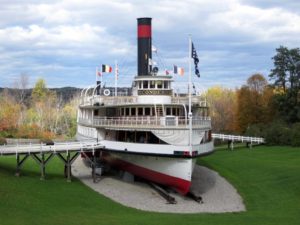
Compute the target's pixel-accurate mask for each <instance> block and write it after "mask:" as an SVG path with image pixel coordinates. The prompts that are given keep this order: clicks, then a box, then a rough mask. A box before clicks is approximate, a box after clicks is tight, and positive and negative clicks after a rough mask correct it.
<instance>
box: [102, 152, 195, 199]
mask: <svg viewBox="0 0 300 225" xmlns="http://www.w3.org/2000/svg"><path fill="white" fill-rule="evenodd" d="M102 157H103V159H104V160H105V161H106V162H108V163H109V164H110V165H112V166H113V167H117V168H118V169H121V170H124V171H128V172H129V173H132V174H133V175H135V176H139V177H142V178H145V179H146V180H150V181H152V182H155V183H158V184H162V185H165V186H169V187H172V188H174V189H175V190H176V191H177V192H179V193H180V194H182V195H186V194H187V193H188V192H189V190H190V186H191V181H188V180H184V179H180V178H178V177H173V176H169V175H167V174H163V173H160V172H157V171H153V170H150V169H147V168H144V167H141V166H137V165H135V164H132V163H129V162H127V161H124V160H121V159H118V158H114V157H112V156H111V155H108V154H107V155H105V156H102Z"/></svg>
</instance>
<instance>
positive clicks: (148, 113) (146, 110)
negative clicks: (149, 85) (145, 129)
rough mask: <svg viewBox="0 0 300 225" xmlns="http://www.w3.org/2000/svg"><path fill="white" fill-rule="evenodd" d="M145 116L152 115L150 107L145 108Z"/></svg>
mask: <svg viewBox="0 0 300 225" xmlns="http://www.w3.org/2000/svg"><path fill="white" fill-rule="evenodd" d="M145 116H150V108H145Z"/></svg>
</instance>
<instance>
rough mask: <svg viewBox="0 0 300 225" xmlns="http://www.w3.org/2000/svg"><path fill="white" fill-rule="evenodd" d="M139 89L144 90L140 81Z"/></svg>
mask: <svg viewBox="0 0 300 225" xmlns="http://www.w3.org/2000/svg"><path fill="white" fill-rule="evenodd" d="M139 89H142V82H141V81H139Z"/></svg>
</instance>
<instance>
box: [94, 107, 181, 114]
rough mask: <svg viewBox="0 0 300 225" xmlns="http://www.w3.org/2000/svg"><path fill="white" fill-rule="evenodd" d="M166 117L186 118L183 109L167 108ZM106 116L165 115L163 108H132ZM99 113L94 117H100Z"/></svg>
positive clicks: (121, 109) (122, 109)
mask: <svg viewBox="0 0 300 225" xmlns="http://www.w3.org/2000/svg"><path fill="white" fill-rule="evenodd" d="M165 110H166V111H165V114H166V115H172V116H184V112H183V109H181V108H171V107H166V109H165ZM106 114H109V115H112V116H117V115H118V116H155V115H164V113H163V111H162V108H156V113H155V108H154V107H130V108H120V109H118V110H117V111H115V112H113V111H112V112H109V113H108V112H107V113H106ZM98 115H99V111H98V110H95V111H94V116H98Z"/></svg>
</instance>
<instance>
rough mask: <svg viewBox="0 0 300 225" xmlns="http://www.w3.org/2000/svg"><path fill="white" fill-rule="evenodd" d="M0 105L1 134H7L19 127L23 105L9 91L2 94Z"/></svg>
mask: <svg viewBox="0 0 300 225" xmlns="http://www.w3.org/2000/svg"><path fill="white" fill-rule="evenodd" d="M0 105H1V107H0V134H1V133H2V134H3V136H7V135H8V134H9V133H11V132H12V131H13V130H15V129H16V128H17V127H18V121H19V117H20V112H21V107H20V105H18V104H17V102H16V101H15V99H14V98H13V97H12V96H11V95H10V94H9V93H8V92H7V91H4V92H3V93H2V94H1V96H0ZM5 132H6V133H5ZM0 136H1V135H0Z"/></svg>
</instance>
